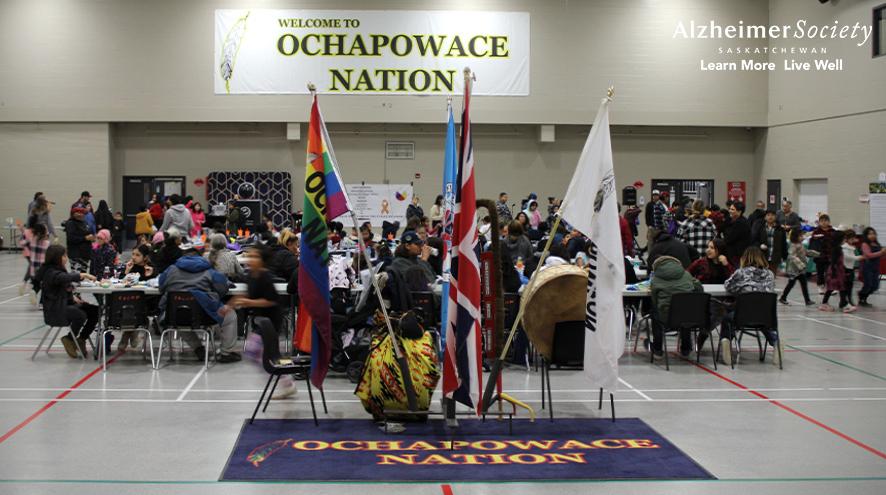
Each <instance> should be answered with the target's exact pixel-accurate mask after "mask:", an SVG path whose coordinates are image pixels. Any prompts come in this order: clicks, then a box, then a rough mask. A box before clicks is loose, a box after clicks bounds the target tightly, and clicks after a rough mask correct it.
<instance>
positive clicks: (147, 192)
mask: <svg viewBox="0 0 886 495" xmlns="http://www.w3.org/2000/svg"><path fill="white" fill-rule="evenodd" d="M154 194H157V195H158V196H160V198H167V197H169V196H171V195H173V194H178V195H184V194H185V177H184V176H163V177H152V176H132V175H127V176H124V177H123V217H124V218H125V219H126V232H127V235H128V237H130V238H133V237H135V236H134V233H135V215H136V214H137V213H138V211H139V208H141V207H142V206H143V205H144V206H147V205H148V203H149V202H150V201H151V196H153V195H154Z"/></svg>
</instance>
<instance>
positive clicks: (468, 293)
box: [443, 69, 483, 414]
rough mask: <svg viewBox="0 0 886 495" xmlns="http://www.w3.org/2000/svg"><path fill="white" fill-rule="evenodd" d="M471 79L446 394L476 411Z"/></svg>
mask: <svg viewBox="0 0 886 495" xmlns="http://www.w3.org/2000/svg"><path fill="white" fill-rule="evenodd" d="M470 105H471V77H470V71H469V70H468V69H465V92H464V110H463V112H462V118H461V137H460V143H459V160H458V174H457V178H456V188H455V208H454V211H455V220H454V221H453V226H452V227H453V228H452V241H453V242H452V248H453V249H452V266H451V272H450V276H449V284H450V285H449V318H448V324H447V326H446V336H447V338H446V352H445V355H444V359H443V394H444V396H446V397H449V398H452V399H454V400H455V401H457V402H461V403H462V404H465V405H467V406H469V407H473V408H474V409H476V411H477V414H480V411H481V410H482V408H481V407H480V398H481V397H482V395H483V360H482V357H481V352H482V347H483V346H482V342H481V334H480V262H479V259H478V257H477V243H478V236H477V215H476V210H477V194H476V184H475V182H474V153H473V143H472V141H471V118H470Z"/></svg>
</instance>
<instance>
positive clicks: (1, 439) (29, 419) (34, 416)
mask: <svg viewBox="0 0 886 495" xmlns="http://www.w3.org/2000/svg"><path fill="white" fill-rule="evenodd" d="M122 355H123V353H119V352H118V353H117V354H115V355H114V356H113V357H112V358H110V359H108V366H110V365H111V363H113V362H114V361H116V360H117V358H118V357H120V356H122ZM101 370H102V366H101V365H98V367H97V368H95V369H94V370H92V371H90V372H89V374H88V375H86V376H84V377H83V378H81V379H79V380H77V383H75V384H73V385H71V386H70V387H69V388H68V389H67V390H65V391H64V392H62V393H60V394H58V395H56V396H55V399H52V400H51V401H49V402H47V403H46V404H44V405H43V407H41V408H40V409H38V410H37V412H35V413H34V414H32V415H30V416H28V417H27V419H25V420H24V421H22V422H21V423H19V424H17V425H16V426H14V427H13V428H12V429H11V430H9V431H7V432H6V433H4V434H3V436H2V437H0V443H3V442H5V441H6V440H8V439H9V437H11V436H13V435H15V434H16V433H18V431H19V430H21V429H22V428H24V427H25V426H28V425H29V424H30V423H31V422H32V421H34V420H35V419H37V418H39V417H40V415H41V414H43V413H45V412H46V411H48V410H49V409H50V408H51V407H52V406H54V405H56V404H58V401H60V400H61V399H64V398H65V397H67V396H68V394H70V393H71V392H73V391H74V390H76V389H77V388H79V387H80V385H83V384H84V383H86V382H87V381H89V379H90V378H92V377H93V376H95V375H96V374H97V373H99V372H100V371H101Z"/></svg>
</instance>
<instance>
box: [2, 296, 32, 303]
mask: <svg viewBox="0 0 886 495" xmlns="http://www.w3.org/2000/svg"><path fill="white" fill-rule="evenodd" d="M27 296H28V295H27V294H22V295H20V296H15V297H13V298H12V299H7V300H5V301H0V304H6V303H8V302H10V301H15V300H16V299H21V298H23V297H27Z"/></svg>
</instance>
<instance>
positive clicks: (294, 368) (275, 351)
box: [249, 326, 329, 426]
mask: <svg viewBox="0 0 886 495" xmlns="http://www.w3.org/2000/svg"><path fill="white" fill-rule="evenodd" d="M269 327H270V326H269ZM254 331H255V333H257V334H258V335H260V336H261V339H262V344H263V349H262V357H261V362H262V367H263V368H264V369H265V371H266V372H267V373H268V382H267V383H266V384H265V388H264V390H262V393H261V396H260V397H259V398H258V403H256V405H255V410H253V411H252V417H251V418H249V424H252V423H253V421H255V416H256V415H257V414H258V408H259V407H261V405H262V402H264V403H265V406H264V407H263V408H262V412H265V411H267V410H268V404H270V402H271V397H272V396H273V395H274V390H276V389H277V384H278V383H279V382H280V377H281V376H283V375H292V377H293V379H295V380H304V382H305V384H306V385H307V387H308V398H309V399H310V401H311V414H312V415H313V417H314V425H315V426H318V425H319V424H320V423H319V422H318V421H317V408H316V407H315V406H314V394H313V392H312V391H311V356H307V355H299V356H293V357H292V358H281V357H280V341H279V340H278V339H277V334H276V332H274V331H273V330H271V329H269V328H261V327H259V328H256V329H255V330H254ZM272 381H273V382H274V384H273V386H271V382H272ZM268 387H270V388H271V391H270V392H268ZM266 396H267V399H265V397H266ZM320 397H321V398H322V400H323V412H324V413H328V412H329V411H328V410H327V409H326V395H325V394H324V393H323V389H322V388H321V389H320Z"/></svg>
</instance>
